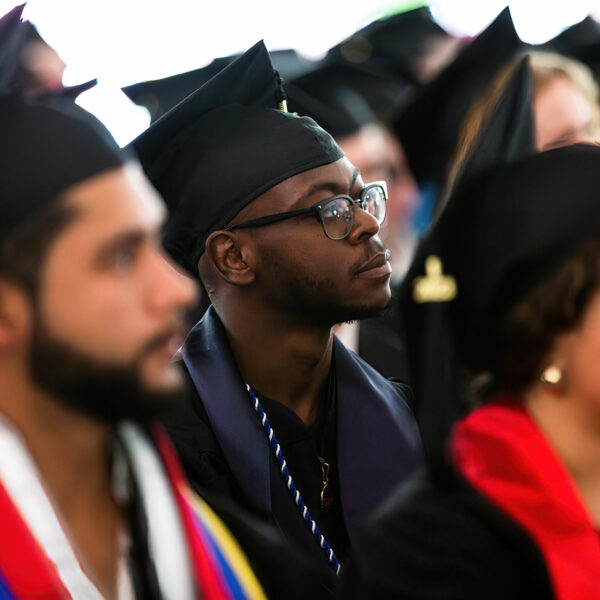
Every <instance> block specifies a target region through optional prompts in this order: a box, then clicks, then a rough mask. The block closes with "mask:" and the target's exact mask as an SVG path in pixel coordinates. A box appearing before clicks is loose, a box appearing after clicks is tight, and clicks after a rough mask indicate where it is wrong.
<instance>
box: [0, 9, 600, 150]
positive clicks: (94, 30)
mask: <svg viewBox="0 0 600 600" xmlns="http://www.w3.org/2000/svg"><path fill="white" fill-rule="evenodd" d="M17 4H19V2H15V1H14V0H0V14H4V13H6V12H7V11H9V10H10V9H11V8H13V7H14V6H16V5H17ZM423 4H427V2H419V1H416V2H415V1H411V0H406V1H398V0H396V1H394V0H368V2H365V0H360V1H358V0H304V1H303V2H302V3H301V4H300V3H292V2H285V1H284V0H278V1H274V0H251V1H242V0H234V1H230V0H229V1H228V0H220V1H216V2H215V1H211V2H206V1H202V0H168V1H167V0H30V1H29V2H28V4H27V6H26V8H25V13H24V16H25V17H26V18H28V19H29V20H30V21H32V22H33V23H34V24H35V25H36V27H37V28H38V30H39V32H40V34H41V35H42V37H44V39H45V40H46V41H47V42H48V43H49V44H50V45H51V46H53V47H54V48H55V49H56V50H57V51H58V52H59V54H60V56H61V57H62V59H63V60H64V61H65V63H66V64H67V69H66V71H65V74H64V84H65V85H75V84H77V83H81V82H83V81H87V80H89V79H93V78H97V79H98V82H99V85H98V86H96V87H95V88H93V89H92V90H89V91H88V92H85V93H84V94H82V95H81V96H80V97H79V99H78V103H80V104H81V105H82V106H84V107H85V108H87V109H88V110H90V111H91V112H93V113H94V114H96V116H98V118H100V119H101V120H102V121H103V122H104V123H105V124H106V126H107V127H108V128H109V129H110V130H111V132H112V133H113V135H114V136H115V138H116V139H117V141H118V142H119V143H120V144H121V145H125V144H126V143H127V142H129V141H130V140H131V139H133V138H134V137H135V136H136V135H138V134H139V133H140V132H141V131H143V130H144V129H145V128H146V127H147V126H148V124H149V121H150V118H149V115H148V113H147V111H146V110H145V109H142V108H139V107H137V106H135V105H134V104H132V103H131V102H130V101H129V100H128V99H127V98H126V96H125V95H124V94H123V93H122V92H121V91H120V87H121V86H124V85H128V84H131V83H135V82H137V81H141V80H147V79H157V78H160V77H166V76H167V75H173V74H175V73H180V72H183V71H189V70H191V69H196V68H199V67H201V66H204V65H205V64H207V63H209V62H210V61H211V60H212V59H213V58H215V57H219V56H226V55H230V54H233V53H236V52H241V51H243V50H245V49H246V48H248V47H250V46H251V45H252V44H254V43H255V42H256V41H258V40H259V39H264V40H265V43H266V45H267V47H268V48H269V49H270V50H277V49H283V48H295V49H296V50H298V51H299V52H301V53H302V54H304V55H306V56H308V57H310V58H319V57H321V56H322V55H324V53H325V52H326V51H327V50H328V49H329V48H330V47H331V46H333V45H334V44H336V43H338V42H340V41H341V40H342V39H344V38H345V37H347V36H348V35H350V34H352V33H353V32H355V31H356V30H357V29H359V28H361V27H363V26H365V25H367V24H368V23H369V22H370V21H372V20H374V19H376V18H379V17H381V16H384V15H386V14H390V13H392V12H397V11H399V10H404V9H410V8H415V7H417V6H422V5H423ZM428 4H429V5H430V8H431V12H432V14H433V16H434V18H435V19H436V20H437V21H438V23H439V24H440V25H441V26H442V27H443V28H444V29H446V30H448V31H449V32H450V33H452V34H453V35H457V36H473V35H476V34H477V33H478V32H479V31H481V30H482V29H484V28H485V27H486V26H487V25H488V24H489V23H490V22H491V21H492V20H493V19H494V17H495V16H496V15H497V14H498V13H499V12H500V11H501V10H502V8H504V6H505V5H506V1H505V0H431V1H430V2H429V3H428ZM509 6H510V8H511V12H512V15H513V19H514V22H515V27H516V29H517V32H518V33H519V35H520V37H521V38H522V39H523V40H524V41H526V42H530V43H541V42H544V41H546V40H548V39H550V38H552V37H554V36H555V35H557V34H558V33H560V31H562V30H563V29H565V28H566V27H568V26H569V25H572V24H573V23H576V22H578V21H580V20H582V19H583V18H584V17H586V16H587V15H588V14H591V15H592V16H595V17H596V18H600V0H564V1H563V0H514V1H512V2H510V3H509Z"/></svg>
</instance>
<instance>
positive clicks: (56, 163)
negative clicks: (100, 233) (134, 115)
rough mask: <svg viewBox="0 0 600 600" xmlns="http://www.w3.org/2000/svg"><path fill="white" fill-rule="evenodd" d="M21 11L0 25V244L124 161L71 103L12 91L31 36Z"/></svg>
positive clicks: (57, 96) (104, 134)
mask: <svg viewBox="0 0 600 600" xmlns="http://www.w3.org/2000/svg"><path fill="white" fill-rule="evenodd" d="M22 10H23V6H20V7H17V8H15V9H13V10H12V11H11V12H10V13H9V14H8V15H7V16H6V17H5V18H4V19H1V20H0V31H2V33H3V34H5V35H2V36H1V37H0V82H1V87H0V197H1V198H2V201H1V202H0V240H2V239H3V238H4V237H5V236H6V235H8V234H9V233H10V232H11V231H13V230H14V228H15V227H18V226H19V225H20V224H21V223H22V222H24V221H26V220H27V219H28V218H29V217H30V216H31V215H33V214H35V213H36V212H37V211H38V210H41V209H43V208H44V207H45V206H47V205H49V204H51V203H52V202H54V201H55V200H56V199H57V197H58V196H59V195H60V194H61V193H62V192H64V191H65V190H66V189H68V188H69V187H70V186H72V185H74V184H76V183H79V182H81V181H84V180H85V179H88V178H89V177H92V176H94V175H96V174H98V173H101V172H103V171H106V170H109V169H111V168H115V167H118V166H120V165H122V164H123V163H124V160H125V159H124V155H123V153H122V151H121V149H120V148H119V147H118V145H117V143H116V142H115V141H114V139H113V138H112V136H111V135H110V133H109V132H108V131H107V130H106V128H105V127H104V126H103V125H102V124H101V123H100V122H99V121H98V120H97V119H96V118H95V117H93V116H92V115H91V114H89V113H88V112H86V111H85V110H83V109H82V108H80V107H79V106H76V105H75V104H74V103H73V102H72V100H71V99H70V98H68V97H64V96H62V95H60V94H50V93H45V94H41V95H25V94H24V93H23V91H22V90H14V89H12V77H13V75H14V73H15V68H16V65H18V62H19V57H20V52H21V49H22V45H21V42H22V40H23V38H24V36H26V35H27V28H25V27H22V25H23V23H22V22H21V20H20V19H21V13H22ZM17 42H18V43H17ZM78 87H80V86H78Z"/></svg>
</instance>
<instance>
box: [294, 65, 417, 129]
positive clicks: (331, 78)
mask: <svg viewBox="0 0 600 600" xmlns="http://www.w3.org/2000/svg"><path fill="white" fill-rule="evenodd" d="M407 87H408V84H402V83H401V82H400V81H398V80H395V79H391V78H390V77H388V76H386V75H385V74H382V73H378V72H375V71H373V70H369V69H366V68H364V67H360V66H354V65H352V64H335V63H328V62H327V61H324V62H322V63H320V64H319V66H318V67H317V68H315V69H313V70H311V71H309V72H308V73H305V74H304V75H302V76H301V77H298V78H296V79H294V80H292V81H291V83H290V84H288V85H287V86H286V92H287V96H288V103H289V107H290V110H292V111H295V112H298V113H299V114H302V115H306V116H309V117H311V118H313V119H314V120H315V121H316V122H317V123H319V125H321V127H323V129H326V130H327V131H328V132H329V133H331V135H333V137H335V138H340V137H344V136H347V135H351V134H353V133H355V132H356V131H358V130H359V129H360V128H361V127H363V126H364V125H368V124H370V123H376V122H382V123H385V122H386V121H387V120H388V119H389V118H390V117H391V115H392V114H393V113H394V112H395V111H396V110H397V108H398V106H399V105H400V104H401V102H402V100H403V98H405V94H406V92H407Z"/></svg>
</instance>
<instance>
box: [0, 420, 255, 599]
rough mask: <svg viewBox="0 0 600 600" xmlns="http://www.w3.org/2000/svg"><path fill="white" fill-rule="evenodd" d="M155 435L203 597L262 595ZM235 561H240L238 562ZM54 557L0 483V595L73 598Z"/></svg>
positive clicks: (156, 429) (166, 446)
mask: <svg viewBox="0 0 600 600" xmlns="http://www.w3.org/2000/svg"><path fill="white" fill-rule="evenodd" d="M153 437H154V442H155V444H156V447H157V450H158V452H159V454H160V457H161V458H162V462H163V465H164V467H165V470H166V474H167V478H168V480H169V482H170V484H171V487H172V489H173V491H174V495H175V501H176V504H177V507H178V509H179V514H180V517H181V520H182V524H183V529H184V533H185V536H186V540H187V543H188V549H189V553H190V559H191V564H192V569H193V575H194V578H195V581H196V587H197V589H199V590H201V597H202V598H203V599H204V600H238V599H240V600H245V599H249V598H264V596H263V594H262V590H260V587H259V584H258V583H257V582H256V581H255V580H254V576H253V575H252V574H251V573H249V572H248V570H247V569H246V572H245V573H244V568H243V567H246V565H243V566H242V567H240V565H239V563H240V562H243V561H245V559H244V557H242V556H232V554H231V553H229V554H228V553H227V552H226V550H227V549H225V550H224V549H223V543H222V542H221V540H220V539H218V538H217V537H216V536H215V535H214V533H213V531H212V530H211V528H210V527H209V526H208V523H207V521H206V518H205V517H203V516H202V514H201V511H198V510H197V507H196V506H195V504H197V502H196V501H195V500H194V498H193V496H192V494H191V492H190V491H189V488H188V486H187V483H186V481H185V478H184V476H183V472H182V469H181V467H180V465H179V460H178V458H177V456H176V454H175V452H174V450H173V449H172V447H171V444H170V440H169V439H168V438H167V436H166V434H165V433H164V432H163V431H162V429H161V428H160V427H158V426H157V427H154V428H153ZM236 561H237V563H238V564H234V563H235V562H236ZM70 598H71V595H70V594H69V592H68V591H67V589H66V588H65V586H64V585H63V583H62V582H61V580H60V577H59V575H58V572H57V569H56V567H55V565H54V563H53V562H52V561H51V560H50V559H49V558H48V556H47V555H46V554H45V552H44V550H43V548H41V547H40V545H39V544H38V542H37V540H36V539H35V538H34V536H33V535H32V533H31V532H30V530H29V528H28V526H27V524H26V522H25V521H24V520H23V518H22V517H21V515H20V513H19V511H18V509H17V507H16V506H15V504H14V503H13V501H12V499H11V498H10V496H9V495H8V493H7V492H6V490H5V489H4V487H3V486H2V485H1V483H0V600H17V599H18V600H70Z"/></svg>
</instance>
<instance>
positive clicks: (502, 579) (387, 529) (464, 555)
mask: <svg viewBox="0 0 600 600" xmlns="http://www.w3.org/2000/svg"><path fill="white" fill-rule="evenodd" d="M344 589H345V590H346V595H345V596H344V597H345V598H371V597H377V598H381V599H384V598H407V599H410V598H415V599H416V598H420V599H429V598H431V599H434V598H445V599H448V600H453V599H456V600H458V599H460V600H465V599H470V598H473V599H475V598H488V599H489V598H498V599H500V598H526V597H536V598H546V597H548V598H550V597H552V594H551V591H550V584H549V579H548V575H547V571H546V567H545V564H544V561H543V558H542V555H541V553H540V552H539V550H538V549H537V547H536V546H535V544H534V543H533V541H532V540H531V538H529V536H528V535H527V534H526V533H525V531H524V530H522V529H521V528H520V527H519V526H518V525H517V524H516V523H514V522H513V521H512V520H511V519H510V518H509V517H508V516H507V515H505V514H504V513H502V512H501V511H500V510H499V509H497V508H496V507H495V506H494V505H492V504H491V503H490V502H489V501H487V500H486V499H485V498H484V497H483V496H481V495H480V494H479V493H478V492H477V491H475V490H474V489H473V488H471V487H470V486H468V484H466V482H464V481H462V480H460V479H458V478H455V477H453V478H451V480H450V481H448V482H446V483H445V484H443V485H440V484H435V483H433V482H432V480H431V478H430V477H429V476H428V475H427V474H426V473H425V472H421V473H420V474H419V475H418V476H417V477H415V478H414V479H413V480H411V481H410V482H409V483H408V484H406V485H404V486H401V487H400V488H398V489H397V490H396V491H395V492H393V493H392V494H391V496H390V497H389V498H388V499H387V500H386V501H385V502H384V503H383V504H382V505H381V506H380V507H379V508H378V509H377V510H376V511H375V512H374V513H373V515H372V517H371V518H370V519H369V520H368V521H367V523H366V526H365V527H364V528H363V531H362V532H361V534H360V536H359V540H358V543H357V544H356V546H355V555H354V559H353V562H352V563H351V564H350V565H349V566H348V570H347V573H346V585H345V586H344Z"/></svg>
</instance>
